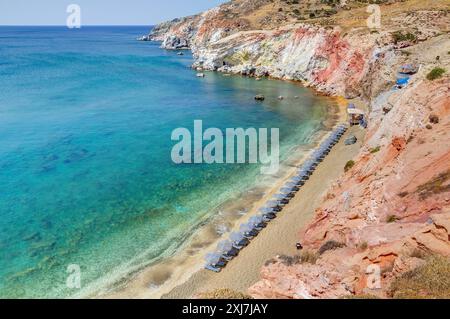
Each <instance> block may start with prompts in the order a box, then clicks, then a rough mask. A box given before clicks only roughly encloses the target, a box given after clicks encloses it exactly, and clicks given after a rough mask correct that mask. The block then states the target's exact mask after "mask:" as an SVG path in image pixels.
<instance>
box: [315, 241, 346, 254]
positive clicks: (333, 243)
mask: <svg viewBox="0 0 450 319" xmlns="http://www.w3.org/2000/svg"><path fill="white" fill-rule="evenodd" d="M342 247H345V244H344V243H340V242H338V241H335V240H329V241H327V242H326V243H325V244H323V245H322V247H320V248H319V251H318V253H319V255H322V254H323V253H325V252H326V251H328V250H334V249H337V248H342Z"/></svg>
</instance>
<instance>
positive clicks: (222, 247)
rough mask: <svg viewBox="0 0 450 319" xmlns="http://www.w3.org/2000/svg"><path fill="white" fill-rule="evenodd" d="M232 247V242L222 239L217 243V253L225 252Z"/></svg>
mask: <svg viewBox="0 0 450 319" xmlns="http://www.w3.org/2000/svg"><path fill="white" fill-rule="evenodd" d="M232 247H233V243H232V242H231V241H229V240H222V241H220V242H219V243H218V244H217V253H219V254H226V253H227V252H229V251H230V250H231V248H232Z"/></svg>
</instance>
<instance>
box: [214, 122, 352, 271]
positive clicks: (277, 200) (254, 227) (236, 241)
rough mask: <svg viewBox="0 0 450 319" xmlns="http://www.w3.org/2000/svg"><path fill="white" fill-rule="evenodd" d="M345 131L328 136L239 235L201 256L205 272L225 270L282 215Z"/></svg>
mask: <svg viewBox="0 0 450 319" xmlns="http://www.w3.org/2000/svg"><path fill="white" fill-rule="evenodd" d="M346 130H347V126H346V125H345V124H341V125H339V126H337V128H335V129H334V130H333V131H332V132H331V134H330V135H329V136H328V137H327V138H326V139H325V140H324V141H323V142H322V143H321V144H320V145H319V146H318V147H317V148H316V149H315V150H314V152H313V153H312V154H311V155H310V156H309V157H308V159H307V160H306V161H305V162H304V163H303V164H302V165H301V166H300V167H299V168H298V170H297V172H296V174H295V175H294V176H293V177H292V178H291V179H290V180H289V181H288V182H286V183H285V184H284V185H283V187H281V188H280V191H279V192H278V193H277V194H275V195H274V196H273V199H271V200H269V201H267V202H266V205H265V206H264V207H262V208H260V209H259V213H260V214H259V215H256V216H252V217H250V218H249V220H248V221H247V222H246V223H243V224H242V225H241V226H240V227H239V231H235V232H232V233H231V234H230V236H229V238H228V239H226V240H222V241H220V242H219V243H218V244H217V247H216V251H215V252H212V253H208V254H207V255H206V256H205V260H206V265H205V268H206V269H208V270H212V271H214V272H220V270H221V269H222V268H223V267H225V266H226V264H227V262H228V261H230V260H231V259H233V258H234V257H236V256H237V255H238V254H239V251H240V250H241V249H243V248H244V247H245V246H247V245H248V244H249V243H250V240H251V239H252V238H254V237H256V236H257V235H258V233H259V232H260V231H261V230H262V229H263V228H264V227H266V225H267V223H268V222H270V221H271V220H273V219H275V218H276V216H277V214H278V213H279V212H280V211H282V209H283V207H284V205H286V204H288V203H289V201H290V200H291V199H292V198H293V197H295V194H296V193H297V192H298V191H299V190H300V188H301V187H302V186H303V185H304V184H305V183H306V181H307V180H308V179H309V177H310V176H311V175H312V174H313V172H314V170H315V169H316V167H317V166H318V165H319V163H320V162H321V161H323V159H324V158H325V157H326V156H327V155H328V153H329V152H330V151H331V149H332V148H333V146H334V145H336V144H337V143H338V142H339V140H340V139H341V137H342V135H344V133H345V132H346Z"/></svg>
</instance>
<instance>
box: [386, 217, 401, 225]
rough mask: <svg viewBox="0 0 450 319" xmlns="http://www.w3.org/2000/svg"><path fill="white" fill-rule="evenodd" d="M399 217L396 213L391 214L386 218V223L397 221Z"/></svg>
mask: <svg viewBox="0 0 450 319" xmlns="http://www.w3.org/2000/svg"><path fill="white" fill-rule="evenodd" d="M398 219H399V218H398V217H397V216H395V215H389V216H388V217H387V218H386V223H395V222H396V221H397V220H398Z"/></svg>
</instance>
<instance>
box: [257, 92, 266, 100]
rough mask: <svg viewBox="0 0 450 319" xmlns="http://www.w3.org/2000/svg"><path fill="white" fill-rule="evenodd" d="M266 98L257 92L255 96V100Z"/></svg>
mask: <svg viewBox="0 0 450 319" xmlns="http://www.w3.org/2000/svg"><path fill="white" fill-rule="evenodd" d="M265 99H266V98H265V97H264V95H262V94H258V95H256V96H255V100H256V101H264V100H265Z"/></svg>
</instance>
